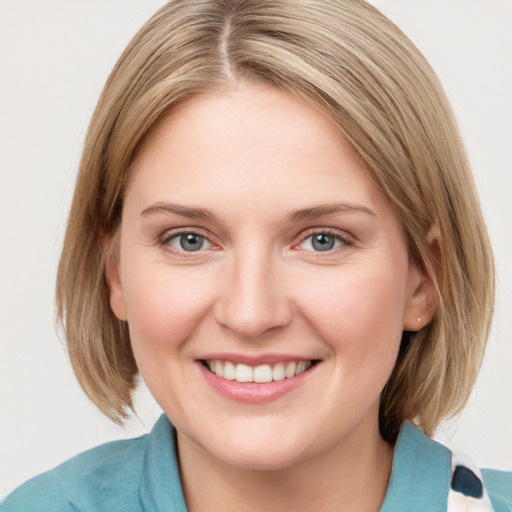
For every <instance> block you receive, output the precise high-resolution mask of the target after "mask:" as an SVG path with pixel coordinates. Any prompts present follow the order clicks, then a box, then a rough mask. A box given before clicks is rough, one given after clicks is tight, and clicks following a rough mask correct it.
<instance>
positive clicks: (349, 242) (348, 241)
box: [158, 228, 355, 257]
mask: <svg viewBox="0 0 512 512" xmlns="http://www.w3.org/2000/svg"><path fill="white" fill-rule="evenodd" d="M186 235H196V236H198V237H201V238H202V239H203V240H204V241H205V242H206V243H207V244H209V246H210V247H208V248H209V249H213V250H215V249H216V248H218V245H217V244H214V243H213V242H212V241H211V240H210V239H209V236H208V235H207V234H205V233H204V232H203V231H202V230H200V229H194V228H190V229H180V230H177V231H166V232H165V233H163V234H162V235H161V236H160V237H159V238H158V243H159V245H160V246H161V247H164V248H165V249H166V250H168V251H170V252H172V253H173V254H175V255H178V256H180V257H190V256H191V255H194V253H196V252H197V253H200V252H203V251H202V250H201V249H202V246H201V247H200V248H199V249H198V250H197V251H185V250H180V249H177V248H175V247H172V245H171V244H170V242H171V240H173V239H177V240H178V239H179V238H180V237H182V236H186ZM315 235H324V236H328V237H332V238H334V239H335V241H337V242H339V245H338V246H337V247H333V248H331V249H327V250H325V251H315V250H311V251H310V252H312V253H314V254H322V253H323V252H325V253H326V254H332V253H333V252H335V251H336V250H337V249H341V248H342V247H344V246H345V247H351V246H353V245H354V244H355V242H354V240H353V239H352V238H351V237H349V236H347V235H341V234H340V232H339V231H337V230H334V229H331V228H320V229H318V228H317V229H311V230H309V231H307V232H306V234H305V235H303V236H301V238H300V241H299V242H298V243H296V244H294V245H293V248H295V247H298V246H300V245H301V244H303V243H304V242H305V241H306V240H308V239H312V237H314V236H315ZM311 243H313V242H311ZM300 250H308V249H300ZM308 251H309V250H308Z"/></svg>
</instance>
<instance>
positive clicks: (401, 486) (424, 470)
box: [380, 421, 451, 512]
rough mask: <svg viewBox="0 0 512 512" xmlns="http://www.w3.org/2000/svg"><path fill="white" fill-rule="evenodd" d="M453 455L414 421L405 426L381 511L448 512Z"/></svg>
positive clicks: (406, 423)
mask: <svg viewBox="0 0 512 512" xmlns="http://www.w3.org/2000/svg"><path fill="white" fill-rule="evenodd" d="M450 460H451V455H450V452H449V450H448V449H447V448H445V447H444V446H443V445H441V444H439V443H437V442H436V441H433V440H432V439H430V438H428V437H427V436H426V435H425V434H423V432H421V430H420V429H419V428H418V427H416V426H415V425H413V424H412V423H410V422H408V421H407V422H405V423H404V424H403V425H402V428H401V430H400V434H399V436H398V440H397V443H396V446H395V454H394V458H393V469H392V471H391V480H390V482H389V486H388V491H387V493H386V498H385V500H384V503H383V505H382V508H381V509H380V512H410V511H411V510H418V509H417V506H418V503H421V510H428V511H429V512H437V511H439V512H445V511H446V506H447V499H448V492H449V490H450Z"/></svg>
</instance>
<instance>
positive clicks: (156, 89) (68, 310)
mask: <svg viewBox="0 0 512 512" xmlns="http://www.w3.org/2000/svg"><path fill="white" fill-rule="evenodd" d="M241 79H243V80H254V81H257V82H260V83H265V84H270V85H272V86H275V87H280V88H282V89H285V90H287V91H289V92H290V93H292V94H294V95H296V96H298V97H300V98H302V99H303V100H305V101H307V102H308V103H309V104H310V105H312V106H313V107H314V108H317V109H318V110H320V111H321V112H322V113H323V114H324V115H325V116H327V117H329V118H330V119H331V120H332V121H333V122H334V123H335V125H336V126H337V127H338V128H339V130H340V132H341V133H342V134H343V135H344V136H345V137H346V138H347V139H348V140H349V141H350V143H351V145H352V146H353V149H354V150H355V152H356V153H357V154H358V156H359V158H360V160H361V162H362V164H363V165H364V166H365V168H366V170H367V172H368V174H369V176H371V178H372V179H373V180H374V182H375V184H376V185H377V186H378V187H379V189H380V190H381V191H382V192H383V193H384V195H385V196H386V197H387V198H388V199H389V201H390V202H391V204H392V205H393V207H394V209H395V211H396V213H397V215H398V217H399V219H400V222H401V226H402V229H403V232H404V235H405V239H406V242H407V245H408V250H409V253H410V258H411V261H412V262H414V263H415V264H417V265H419V266H420V267H421V268H422V269H423V270H425V271H426V272H427V273H428V275H429V276H430V277H431V278H432V280H433V282H434V284H435V286H436V289H437V295H438V297H437V300H438V307H437V310H436V313H435V315H434V317H433V319H432V321H431V322H430V323H429V324H428V325H427V326H425V327H424V328H423V329H421V330H419V331H418V332H414V333H409V332H405V333H404V335H403V339H402V346H401V350H400V354H399V357H398V361H397V363H396V366H395V368H394V370H393V373H392V375H391V378H390V380H389V381H388V383H387V384H386V386H385V388H384V390H383V392H382V395H381V407H380V429H381V433H382V435H383V437H384V438H385V439H387V440H388V441H389V442H393V441H394V440H395V438H396V435H397V432H398V429H399V426H400V424H401V423H402V422H403V421H404V420H406V419H410V420H414V421H415V422H416V423H417V424H418V425H419V426H420V427H421V428H422V429H423V430H424V431H425V432H426V433H427V434H432V433H433V431H434V430H435V428H436V427H437V425H438V424H439V422H440V421H441V419H442V418H444V417H446V416H449V415H453V414H455V413H456V412H458V411H459V410H460V409H461V408H462V406H463V405H464V404H465V402H466V400H467V398H468V395H469V393H470V391H471V388H472V387H473V384H474V381H475V379H476V375H477V372H478V370H479V367H480V364H481V360H482V356H483V352H484V348H485V342H486V339H487V335H488V331H489V326H490V322H491V316H492V310H493V304H494V266H493V258H492V253H491V249H490V246H489V240H488V235H487V232H486V229H485V225H484V222H483V218H482V214H481V210H480V206H479V201H478V198H477V194H476V191H475V186H474V182H473V179H472V176H471V172H470V169H469V165H468V161H467V158H466V154H465V151H464V147H463V144H462V142H461V137H460V134H459V131H458V128H457V125H456V122H455V120H454V116H453V114H452V111H451V109H450V106H449V104H448V101H447V99H446V97H445V94H444V92H443V89H442V87H441V85H440V84H439V82H438V80H437V78H436V76H435V74H434V72H433V71H432V69H431V67H430V66H429V65H428V63H427V62H426V61H425V59H424V57H423V56H422V55H421V53H420V52H419V51H418V50H417V49H416V47H415V46H414V45H413V44H412V43H411V41H409V39H408V38H407V37H406V36H405V35H404V34H403V33H402V32H401V31H400V30H399V29H398V28H397V27H396V26H395V25H394V24H393V23H392V22H390V21H389V20H388V19H387V18H386V17H385V16H383V15H382V14H381V13H380V12H379V11H378V10H376V9H375V8H374V7H372V6H370V5H369V4H367V3H366V2H364V1H362V0H194V1H190V0H174V1H171V2H169V3H168V4H166V5H165V6H164V7H162V8H161V9H160V10H159V11H158V12H157V13H156V14H155V15H154V16H153V17H152V18H151V19H150V20H149V21H148V22H147V23H146V24H145V25H144V26H143V27H142V29H141V30H140V31H139V32H138V33H137V34H136V36H135V37H134V39H133V40H132V41H131V43H130V44H129V45H128V47H127V48H126V50H125V51H124V53H123V54H122V56H121V57H120V59H119V61H118V62H117V64H116V66H115V68H114V70H113V71H112V73H111V75H110V77H109V79H108V81H107V83H106V85H105V87H104V89H103V92H102V94H101V97H100V99H99V102H98V105H97V107H96V110H95V112H94V115H93V117H92V120H91V123H90V126H89V131H88V134H87V137H86V141H85V148H84V152H83V156H82V160H81V163H80V170H79V174H78V178H77V184H76V190H75V195H74V199H73V203H72V207H71V212H70V215H69V221H68V225H67V232H66V236H65V241H64V247H63V251H62V257H61V260H60V265H59V270H58V277H57V315H58V319H59V320H60V322H62V324H63V326H64V332H65V336H66V340H67V346H68V351H69V355H70V359H71V363H72V365H73V368H74V371H75V373H76V375H77V377H78V380H79V382H80V384H81V386H82V387H83V389H84V390H85V392H86V393H87V395H88V396H89V397H90V398H91V399H92V401H93V402H94V403H95V404H96V405H97V406H98V407H99V408H100V409H101V410H102V411H103V412H104V413H105V414H106V415H107V416H108V417H110V418H111V419H113V420H114V421H118V422H121V421H122V420H123V419H124V418H125V417H126V415H127V413H128V410H129V409H131V408H132V401H131V392H132V390H133V387H134V385H135V383H136V377H137V366H136V363H135V360H134V357H133V353H132V350H131V346H130V338H129V331H128V326H127V325H126V324H125V323H123V322H120V321H118V320H117V319H116V318H115V316H114V315H113V313H112V311H111V309H110V306H109V292H108V288H107V283H106V281H105V276H104V270H105V262H106V258H107V257H115V253H116V240H117V237H116V235H117V233H118V230H119V226H120V219H121V213H122V209H123V196H124V193H125V190H126V186H127V183H128V181H129V179H130V164H131V163H132V161H133V160H134V158H135V156H136V155H137V151H138V150H139V149H140V148H141V146H142V144H143V143H144V141H145V140H146V139H147V137H148V136H149V135H150V133H151V130H152V128H154V127H155V125H156V123H158V121H159V120H160V119H161V118H162V116H163V115H165V114H167V113H168V112H169V111H171V110H172V109H174V108H175V107H176V106H177V105H179V104H181V103H183V102H185V101H187V100H190V99H191V98H193V97H194V96H196V95H198V94H200V93H204V92H211V91H215V90H217V91H219V90H223V89H225V88H226V87H228V86H229V84H230V83H233V81H236V80H241ZM105 235H107V236H108V237H110V238H111V240H112V241H113V243H112V244H111V247H110V250H108V249H107V250H106V251H105V250H104V247H103V245H102V240H104V239H105ZM112 255H114V256H112Z"/></svg>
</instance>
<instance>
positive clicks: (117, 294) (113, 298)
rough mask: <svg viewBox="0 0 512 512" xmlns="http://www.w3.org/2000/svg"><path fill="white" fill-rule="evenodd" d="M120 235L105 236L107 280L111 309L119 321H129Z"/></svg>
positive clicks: (104, 253)
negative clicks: (120, 267) (120, 265)
mask: <svg viewBox="0 0 512 512" xmlns="http://www.w3.org/2000/svg"><path fill="white" fill-rule="evenodd" d="M118 238H119V235H118V234H114V235H104V236H103V255H104V258H105V280H106V281H107V286H108V291H109V296H110V307H111V308H112V311H113V313H114V315H116V317H117V318H118V319H119V320H123V321H126V320H128V315H127V312H126V304H125V300H124V293H123V286H122V284H121V278H120V275H119V243H118Z"/></svg>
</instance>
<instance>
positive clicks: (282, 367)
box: [203, 360, 316, 383]
mask: <svg viewBox="0 0 512 512" xmlns="http://www.w3.org/2000/svg"><path fill="white" fill-rule="evenodd" d="M315 362H316V361H289V362H286V363H275V364H262V365H258V366H249V365H247V364H242V363H238V364H237V363H233V362H231V361H220V360H207V361H203V364H204V366H206V367H207V368H208V369H209V370H210V371H211V372H212V373H213V374H215V375H217V377H221V378H223V379H225V380H232V381H237V382H257V383H265V382H274V381H281V380H284V379H291V378H292V377H297V376H298V375H300V374H301V373H304V372H305V371H306V370H308V369H309V368H311V367H312V366H313V364H314V363H315Z"/></svg>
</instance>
